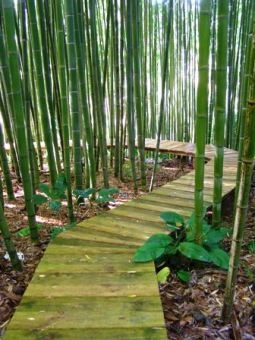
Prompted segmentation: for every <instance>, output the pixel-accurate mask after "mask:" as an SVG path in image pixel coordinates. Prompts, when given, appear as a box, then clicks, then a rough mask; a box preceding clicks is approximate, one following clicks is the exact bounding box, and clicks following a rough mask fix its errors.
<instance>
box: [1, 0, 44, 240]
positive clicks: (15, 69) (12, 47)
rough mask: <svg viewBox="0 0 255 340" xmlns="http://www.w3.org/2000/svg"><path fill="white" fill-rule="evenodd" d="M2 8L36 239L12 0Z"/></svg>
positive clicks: (5, 1) (29, 211) (23, 170)
mask: <svg viewBox="0 0 255 340" xmlns="http://www.w3.org/2000/svg"><path fill="white" fill-rule="evenodd" d="M2 10H3V18H4V28H5V35H6V49H7V54H8V62H9V63H8V66H9V74H10V79H11V87H12V96H13V110H14V112H13V115H14V118H15V119H14V121H15V122H14V123H15V124H14V126H15V133H16V136H17V149H18V156H19V164H20V171H21V176H22V182H23V188H24V194H25V204H26V210H27V214H28V222H29V227H30V232H31V233H30V234H31V239H32V241H37V240H38V230H37V226H36V223H35V209H34V204H33V191H32V182H31V175H30V169H29V156H28V142H27V135H26V128H25V124H24V122H25V106H24V101H23V92H22V85H21V79H20V60H19V54H18V48H17V45H16V39H15V36H16V32H15V10H14V3H13V1H9V0H3V1H2Z"/></svg>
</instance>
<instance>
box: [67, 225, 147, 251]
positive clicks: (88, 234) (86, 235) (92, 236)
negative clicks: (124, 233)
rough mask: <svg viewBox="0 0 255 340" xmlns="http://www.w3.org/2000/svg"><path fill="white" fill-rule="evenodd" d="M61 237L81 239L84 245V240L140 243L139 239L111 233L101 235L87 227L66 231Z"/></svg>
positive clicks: (133, 244) (109, 242)
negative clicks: (112, 235) (118, 236)
mask: <svg viewBox="0 0 255 340" xmlns="http://www.w3.org/2000/svg"><path fill="white" fill-rule="evenodd" d="M61 238H62V239H65V240H71V239H73V240H75V242H76V241H82V242H84V245H86V242H87V241H89V242H94V243H95V245H96V244H98V243H102V244H105V245H106V244H112V245H123V246H125V245H127V246H129V245H130V246H136V247H138V246H139V245H140V244H141V240H140V241H137V240H129V239H128V238H127V239H126V240H125V239H124V237H123V239H121V237H120V238H119V239H117V238H116V237H115V238H114V237H111V235H109V234H108V236H103V235H102V233H100V232H97V230H93V229H89V228H88V230H87V231H86V230H85V229H84V231H75V230H72V231H67V232H65V233H63V234H62V235H61Z"/></svg>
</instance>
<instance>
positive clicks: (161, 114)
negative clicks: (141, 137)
mask: <svg viewBox="0 0 255 340" xmlns="http://www.w3.org/2000/svg"><path fill="white" fill-rule="evenodd" d="M172 11H173V1H172V0H169V5H168V19H167V33H166V42H165V53H164V63H163V75H162V85H161V91H162V95H161V101H160V112H159V120H158V132H157V145H156V153H155V157H154V167H153V173H152V176H151V183H150V191H151V190H152V188H153V181H154V177H155V173H156V167H157V163H158V153H159V145H160V135H161V129H162V123H163V117H164V110H165V92H166V76H167V68H168V61H169V56H168V55H169V46H170V43H169V42H170V33H171V27H172V15H173V13H172Z"/></svg>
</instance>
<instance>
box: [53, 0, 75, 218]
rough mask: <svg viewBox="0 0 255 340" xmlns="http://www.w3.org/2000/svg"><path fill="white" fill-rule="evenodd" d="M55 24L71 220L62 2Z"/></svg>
mask: <svg viewBox="0 0 255 340" xmlns="http://www.w3.org/2000/svg"><path fill="white" fill-rule="evenodd" d="M55 24H56V41H57V53H56V57H57V71H58V81H59V90H60V108H61V114H62V116H61V122H62V126H61V128H62V133H63V155H64V159H63V161H64V171H65V177H66V184H67V201H68V216H69V219H70V221H73V220H74V214H73V202H72V182H71V164H70V147H69V107H68V91H67V74H66V69H67V65H66V54H65V34H64V27H63V21H62V6H61V2H60V1H57V2H56V3H55Z"/></svg>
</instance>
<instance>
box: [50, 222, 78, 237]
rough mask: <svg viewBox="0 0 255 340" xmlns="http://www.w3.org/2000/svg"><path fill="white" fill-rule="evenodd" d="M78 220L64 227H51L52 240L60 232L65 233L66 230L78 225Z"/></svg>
mask: <svg viewBox="0 0 255 340" xmlns="http://www.w3.org/2000/svg"><path fill="white" fill-rule="evenodd" d="M76 224H77V223H76V222H73V223H69V224H65V225H64V226H62V227H53V228H52V229H51V240H54V239H55V238H56V237H57V236H58V235H59V234H61V233H63V232H64V231H67V230H70V229H72V228H73V227H75V226H76Z"/></svg>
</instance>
